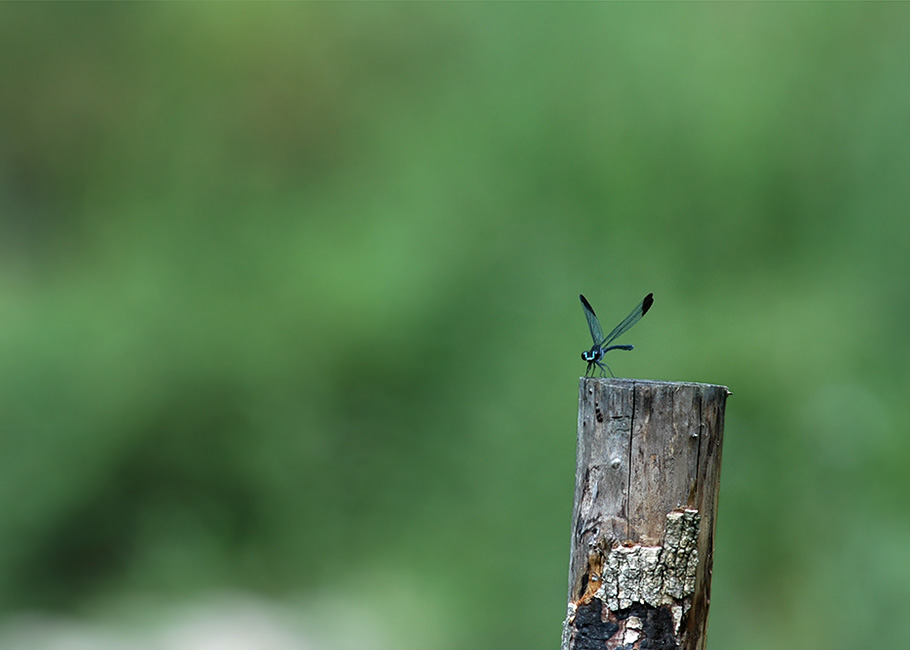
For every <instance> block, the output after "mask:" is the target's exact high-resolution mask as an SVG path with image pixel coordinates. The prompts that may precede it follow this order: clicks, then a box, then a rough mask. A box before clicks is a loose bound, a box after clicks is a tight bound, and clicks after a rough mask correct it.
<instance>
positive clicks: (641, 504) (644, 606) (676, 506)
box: [562, 378, 730, 650]
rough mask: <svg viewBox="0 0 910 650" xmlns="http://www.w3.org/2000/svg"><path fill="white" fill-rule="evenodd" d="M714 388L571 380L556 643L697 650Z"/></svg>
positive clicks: (716, 415) (589, 648) (717, 414)
mask: <svg viewBox="0 0 910 650" xmlns="http://www.w3.org/2000/svg"><path fill="white" fill-rule="evenodd" d="M729 394H730V392H729V391H728V390H727V389H726V387H724V386H715V385H711V384H694V383H682V382H657V381H643V380H633V379H595V378H582V379H581V384H580V386H579V400H578V402H579V407H578V449H577V456H576V474H575V504H574V508H573V512H572V547H571V558H570V562H569V603H568V614H567V616H566V620H565V623H564V624H563V637H562V650H618V649H622V650H637V649H652V650H658V649H660V650H671V649H677V648H678V649H681V650H701V649H703V648H704V645H705V630H706V627H707V620H708V604H709V602H710V593H711V568H712V561H713V554H714V522H715V515H716V513H717V497H718V488H719V485H720V460H721V443H722V440H723V425H724V406H725V403H726V400H727V396H728V395H729Z"/></svg>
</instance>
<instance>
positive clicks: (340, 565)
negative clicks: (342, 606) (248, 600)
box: [0, 3, 910, 650]
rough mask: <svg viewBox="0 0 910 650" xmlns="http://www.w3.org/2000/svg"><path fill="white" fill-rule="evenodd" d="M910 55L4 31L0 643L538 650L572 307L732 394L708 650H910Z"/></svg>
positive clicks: (884, 9)
mask: <svg viewBox="0 0 910 650" xmlns="http://www.w3.org/2000/svg"><path fill="white" fill-rule="evenodd" d="M908 28H910V7H908V6H907V5H901V4H875V5H859V4H847V5H840V4H825V5H809V4H798V5H776V4H775V5H761V4H743V5H739V4H713V3H708V4H685V5H676V4H662V3H661V4H644V5H631V4H569V5H556V4H516V5H513V4H490V5H485V4H473V3H472V4H441V5H424V4H417V5H412V4H351V5H348V4H340V5H327V4H301V5H296V4H290V5H287V4H274V5H273V4H266V5H259V4H256V5H241V4H189V5H183V4H170V3H164V4H154V5H135V4H124V5H95V4H76V5H68V4H65V5H58V4H51V5H20V4H15V5H6V6H4V7H2V8H0V54H2V56H0V80H2V92H0V314H2V317H0V318H2V319H0V417H2V436H0V443H2V453H0V477H2V480H0V513H2V515H0V611H2V612H3V613H4V614H5V615H6V616H13V615H16V614H17V613H19V612H26V611H44V612H53V613H61V614H63V615H67V616H84V617H92V616H95V615H96V614H97V613H98V612H99V611H100V612H110V611H116V605H115V604H114V603H116V602H117V600H118V599H119V598H125V597H130V596H131V595H136V594H151V595H153V596H154V597H155V598H158V599H161V600H162V601H165V602H171V601H173V602H180V601H182V600H183V599H191V598H193V597H195V596H196V595H198V594H202V593H208V592H211V591H217V590H237V591H240V592H244V593H252V594H259V595H261V596H262V597H263V598H268V599H273V600H275V601H285V602H303V603H304V604H303V605H300V607H301V608H302V609H303V610H306V609H307V607H312V608H315V609H316V610H319V607H320V606H321V605H319V603H322V602H326V601H334V600H340V601H343V602H345V603H350V607H351V608H353V609H352V610H351V617H352V618H353V619H354V620H352V621H348V623H347V624H349V625H352V626H354V627H356V626H357V624H358V623H357V621H358V620H359V618H358V617H359V616H373V617H375V618H376V620H378V621H380V623H378V624H377V625H378V628H379V629H381V630H382V631H383V634H384V635H385V636H384V638H385V639H386V640H385V641H380V640H376V639H374V641H373V645H369V644H366V645H364V646H362V647H369V648H378V649H379V648H395V649H396V650H411V649H415V650H416V649H421V650H424V649H430V650H455V649H458V650H461V649H472V650H473V649H477V648H496V649H497V650H510V649H513V648H514V649H516V650H517V649H519V648H521V649H522V650H527V649H536V648H540V649H544V648H554V647H556V646H557V644H558V640H559V633H560V627H561V621H562V618H563V617H564V615H565V596H566V584H565V583H566V569H567V564H568V549H569V544H568V542H569V519H570V515H571V508H572V492H573V485H574V444H575V441H574V435H575V415H576V411H575V409H576V403H577V378H578V376H579V375H580V374H582V373H583V371H584V368H585V364H584V362H583V361H581V360H580V358H579V353H580V352H581V350H582V349H585V348H587V347H588V346H590V341H589V339H588V334H587V328H586V325H585V321H584V317H583V314H582V310H581V307H580V305H579V304H578V297H577V296H578V294H579V292H584V293H585V295H586V296H587V297H588V298H589V299H590V300H591V302H592V303H593V304H594V306H595V308H596V309H597V311H598V315H599V316H600V317H601V320H602V321H603V324H604V326H605V327H606V328H607V329H609V328H612V326H613V325H614V324H615V323H616V322H618V321H619V319H621V318H622V317H623V316H624V315H625V314H626V313H627V312H628V310H629V309H630V308H631V307H632V306H633V305H635V304H636V303H637V302H638V301H640V300H641V298H642V296H644V295H645V294H646V293H648V292H649V291H653V292H654V295H655V303H654V307H653V309H652V310H651V311H650V312H649V313H648V315H647V317H646V318H644V319H643V320H642V321H641V323H639V324H638V325H636V327H635V328H634V329H633V330H632V331H630V332H629V333H628V334H626V335H625V336H624V337H623V338H622V340H621V341H620V342H622V343H634V344H635V346H636V347H635V351H634V352H631V353H625V352H613V353H611V357H610V359H609V362H610V365H611V367H612V368H613V370H614V372H615V373H616V374H617V376H633V377H642V378H652V379H663V380H682V381H704V382H711V383H719V384H724V385H727V386H729V387H730V388H731V390H732V391H733V393H734V394H733V396H732V397H731V398H730V400H729V402H728V411H727V421H726V437H725V449H724V464H723V472H722V488H721V497H720V513H719V522H718V531H717V549H716V557H715V567H714V588H713V591H712V606H711V616H710V623H709V641H708V647H709V648H736V649H738V650H765V649H771V648H778V647H780V644H781V640H782V639H786V646H787V647H792V648H804V649H819V650H821V649H825V650H830V649H844V650H846V649H848V648H851V649H852V648H859V647H869V646H868V644H869V640H870V639H875V641H874V644H875V647H879V648H900V647H904V646H905V645H906V644H907V642H908V641H910V622H908V620H907V617H905V616H902V614H901V607H902V606H903V605H905V604H906V603H907V602H908V598H910V555H908V553H907V549H908V548H910V516H908V509H907V505H906V495H907V494H908V492H910V472H908V471H907V467H908V463H910V439H908V435H907V432H908V429H910V409H908V402H907V401H906V395H907V393H908V390H910V381H908V373H907V368H908V363H910V353H908V351H910V347H908V345H907V341H906V332H907V322H908V319H910V290H908V288H907V283H908V278H910V216H908V212H910V210H908V209H910V182H908V180H907V179H908V175H910V120H908V119H907V116H908V115H910V76H908V61H910V39H908V38H907V33H908ZM306 603H310V604H309V605H307V604H306ZM313 603H316V604H315V605H314V604H313ZM835 612H838V613H841V612H842V613H843V614H842V616H841V617H838V619H837V621H838V622H839V623H840V624H839V625H835V624H833V622H832V618H834V616H833V614H834V613H835ZM841 618H842V619H843V620H840V619H841ZM0 623H2V621H0ZM308 647H309V646H308ZM314 647H315V646H314ZM324 647H326V648H334V647H336V646H331V645H326V646H324ZM338 647H341V646H338ZM357 647H361V646H357Z"/></svg>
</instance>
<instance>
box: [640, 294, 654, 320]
mask: <svg viewBox="0 0 910 650" xmlns="http://www.w3.org/2000/svg"><path fill="white" fill-rule="evenodd" d="M653 304H654V294H653V293H649V294H648V295H647V296H645V299H644V300H642V301H641V315H642V316H644V315H645V314H647V313H648V310H649V309H651V305H653Z"/></svg>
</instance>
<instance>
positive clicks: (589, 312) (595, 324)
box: [578, 294, 604, 345]
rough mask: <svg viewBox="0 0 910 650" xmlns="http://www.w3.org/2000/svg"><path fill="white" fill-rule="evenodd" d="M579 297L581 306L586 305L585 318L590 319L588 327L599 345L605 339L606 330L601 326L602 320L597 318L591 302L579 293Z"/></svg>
mask: <svg viewBox="0 0 910 650" xmlns="http://www.w3.org/2000/svg"><path fill="white" fill-rule="evenodd" d="M578 297H579V298H581V306H582V307H584V310H585V318H586V319H587V320H588V329H589V330H591V338H592V339H594V345H597V344H598V343H600V342H601V341H602V340H603V337H604V331H603V330H602V329H601V327H600V321H599V320H597V316H596V315H595V314H594V308H593V307H591V303H589V302H588V301H587V299H586V298H585V297H584V296H583V295H581V294H578Z"/></svg>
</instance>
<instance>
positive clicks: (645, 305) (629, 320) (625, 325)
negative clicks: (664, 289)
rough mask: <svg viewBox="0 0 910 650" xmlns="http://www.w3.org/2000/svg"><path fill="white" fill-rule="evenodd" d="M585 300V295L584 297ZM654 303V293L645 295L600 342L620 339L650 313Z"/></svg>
mask: <svg viewBox="0 0 910 650" xmlns="http://www.w3.org/2000/svg"><path fill="white" fill-rule="evenodd" d="M582 300H584V297H582ZM653 304H654V294H653V293H649V294H648V295H647V296H645V297H644V300H642V301H641V302H640V303H638V306H637V307H636V308H635V309H633V310H632V312H631V313H630V314H629V315H628V316H626V317H625V318H624V319H623V321H622V322H621V323H620V324H619V325H617V326H616V327H614V328H613V331H612V332H610V333H609V334H607V337H606V338H605V339H603V341H602V342H600V345H601V346H604V345H609V344H610V341H613V340H614V339H618V338H619V337H620V336H622V335H623V334H625V333H626V332H628V331H629V330H630V329H632V326H633V325H635V323H637V322H638V321H640V320H641V317H642V316H644V315H645V314H647V313H648V310H649V309H651V305H653Z"/></svg>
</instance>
